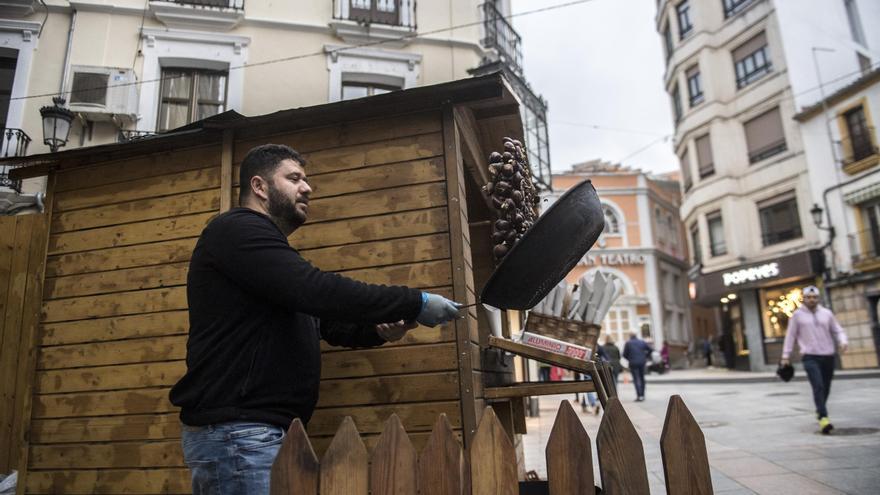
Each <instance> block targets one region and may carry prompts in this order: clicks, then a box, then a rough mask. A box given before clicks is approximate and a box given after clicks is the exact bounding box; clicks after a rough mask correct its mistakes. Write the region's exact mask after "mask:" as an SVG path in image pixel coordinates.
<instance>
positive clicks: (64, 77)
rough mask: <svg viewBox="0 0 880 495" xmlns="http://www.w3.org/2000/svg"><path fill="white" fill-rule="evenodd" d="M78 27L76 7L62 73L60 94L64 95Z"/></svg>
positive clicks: (73, 12)
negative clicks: (75, 30)
mask: <svg viewBox="0 0 880 495" xmlns="http://www.w3.org/2000/svg"><path fill="white" fill-rule="evenodd" d="M74 29H76V9H73V10H72V11H71V14H70V29H69V30H68V31H67V51H65V52H64V72H62V74H61V89H59V90H58V94H60V95H61V97H62V98H63V97H64V91H65V90H66V89H67V78H68V77H69V76H70V52H71V51H72V50H73V31H74Z"/></svg>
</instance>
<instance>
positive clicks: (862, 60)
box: [856, 52, 871, 76]
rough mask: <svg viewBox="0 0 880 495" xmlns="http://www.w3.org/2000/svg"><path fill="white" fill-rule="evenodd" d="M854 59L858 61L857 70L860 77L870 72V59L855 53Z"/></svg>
mask: <svg viewBox="0 0 880 495" xmlns="http://www.w3.org/2000/svg"><path fill="white" fill-rule="evenodd" d="M856 58H858V59H859V70H861V71H862V75H863V76H864V75H867V74H868V72H871V59H870V58H868V57H866V56H864V55H862V54H861V53H858V52H856Z"/></svg>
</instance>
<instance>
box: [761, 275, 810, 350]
mask: <svg viewBox="0 0 880 495" xmlns="http://www.w3.org/2000/svg"><path fill="white" fill-rule="evenodd" d="M803 302H804V298H803V294H801V287H800V285H796V286H788V287H781V288H773V289H765V290H762V291H761V304H762V308H761V309H762V311H763V317H764V336H765V337H766V338H768V339H783V338H785V332H786V330H787V329H788V320H790V319H791V316H792V315H793V314H794V312H795V311H796V310H797V309H798V308H799V307H801V304H803Z"/></svg>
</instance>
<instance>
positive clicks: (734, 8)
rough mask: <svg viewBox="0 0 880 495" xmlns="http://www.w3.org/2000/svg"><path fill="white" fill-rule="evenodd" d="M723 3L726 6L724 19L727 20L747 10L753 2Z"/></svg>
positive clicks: (734, 0) (735, 1)
mask: <svg viewBox="0 0 880 495" xmlns="http://www.w3.org/2000/svg"><path fill="white" fill-rule="evenodd" d="M722 3H723V4H724V18H725V19H727V18H728V17H730V16H732V15H734V14H737V13H739V12H740V11H742V10H743V9H745V8H746V7H747V6H748V5H749V4H750V3H752V0H722Z"/></svg>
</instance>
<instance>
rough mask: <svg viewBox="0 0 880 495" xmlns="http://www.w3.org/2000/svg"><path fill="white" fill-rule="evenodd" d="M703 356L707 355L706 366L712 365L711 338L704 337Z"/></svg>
mask: <svg viewBox="0 0 880 495" xmlns="http://www.w3.org/2000/svg"><path fill="white" fill-rule="evenodd" d="M703 356H705V357H706V367H707V368H711V367H712V342H710V341H709V339H707V338H706V339H703Z"/></svg>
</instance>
